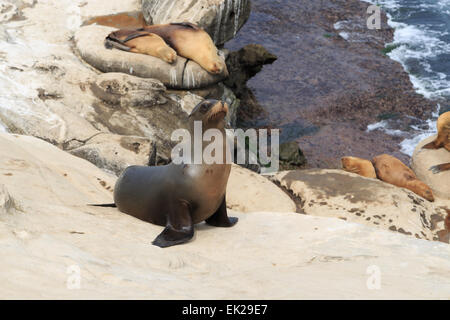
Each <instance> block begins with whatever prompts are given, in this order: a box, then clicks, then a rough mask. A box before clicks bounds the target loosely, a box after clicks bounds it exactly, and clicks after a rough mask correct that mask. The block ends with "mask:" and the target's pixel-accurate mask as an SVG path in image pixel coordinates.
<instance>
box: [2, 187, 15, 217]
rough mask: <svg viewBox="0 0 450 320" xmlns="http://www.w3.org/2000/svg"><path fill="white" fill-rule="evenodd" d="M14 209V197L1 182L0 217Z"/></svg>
mask: <svg viewBox="0 0 450 320" xmlns="http://www.w3.org/2000/svg"><path fill="white" fill-rule="evenodd" d="M15 209H16V204H15V203H14V199H13V198H12V197H11V195H10V194H9V192H8V189H6V187H5V186H4V185H3V184H0V219H1V215H2V214H7V213H10V212H11V211H12V210H15Z"/></svg>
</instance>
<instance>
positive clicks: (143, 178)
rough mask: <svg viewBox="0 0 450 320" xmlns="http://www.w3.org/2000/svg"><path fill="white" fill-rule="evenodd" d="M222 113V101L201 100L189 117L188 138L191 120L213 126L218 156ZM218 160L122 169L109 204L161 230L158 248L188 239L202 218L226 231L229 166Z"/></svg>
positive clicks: (231, 222)
mask: <svg viewBox="0 0 450 320" xmlns="http://www.w3.org/2000/svg"><path fill="white" fill-rule="evenodd" d="M227 112H228V106H227V104H226V103H222V102H219V101H216V100H205V101H203V102H201V103H199V104H198V105H197V106H196V107H195V108H194V110H193V111H192V113H191V115H190V116H189V121H190V133H191V137H194V135H193V132H194V131H193V128H194V121H201V122H202V128H203V130H204V131H206V130H208V129H211V128H216V129H218V130H219V131H220V132H221V133H222V137H223V139H224V140H223V148H224V150H223V151H224V152H223V156H224V157H226V155H227V153H228V152H229V150H228V146H227V144H226V134H225V121H224V119H225V116H226V114H227ZM191 147H192V148H194V147H193V145H192V146H191ZM203 147H205V144H204V145H203ZM223 160H224V162H223V164H216V163H213V164H205V163H202V164H174V163H171V164H168V165H165V166H159V167H147V166H131V167H128V168H127V169H125V171H124V172H123V173H122V175H121V176H120V177H119V179H118V180H117V182H116V186H115V189H114V202H115V204H116V205H117V208H118V209H119V210H120V211H122V212H124V213H127V214H129V215H132V216H134V217H136V218H139V219H141V220H144V221H147V222H151V223H154V224H157V225H161V226H165V229H164V231H163V232H162V233H161V234H160V235H159V236H158V237H157V238H156V239H155V240H154V241H153V244H154V245H156V246H159V247H169V246H173V245H177V244H181V243H185V242H187V241H189V240H190V239H191V238H192V237H193V235H194V227H193V226H194V224H196V223H199V222H201V221H204V220H205V221H206V223H207V224H210V225H212V226H216V227H231V226H233V225H234V224H235V223H236V222H237V220H238V219H237V218H232V217H228V215H227V206H226V200H225V192H226V186H227V182H228V177H229V175H230V171H231V164H228V163H226V161H225V160H226V158H224V159H223Z"/></svg>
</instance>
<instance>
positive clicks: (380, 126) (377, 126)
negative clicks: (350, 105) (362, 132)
mask: <svg viewBox="0 0 450 320" xmlns="http://www.w3.org/2000/svg"><path fill="white" fill-rule="evenodd" d="M374 130H381V131H384V132H386V133H387V134H389V135H391V136H403V135H405V132H403V131H401V130H395V129H389V122H388V121H387V120H382V121H380V122H376V123H372V124H369V125H368V126H367V132H370V131H374Z"/></svg>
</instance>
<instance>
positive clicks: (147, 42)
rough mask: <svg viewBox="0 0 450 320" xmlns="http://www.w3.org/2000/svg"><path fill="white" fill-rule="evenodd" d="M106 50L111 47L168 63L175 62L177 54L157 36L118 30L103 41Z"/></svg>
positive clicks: (144, 32) (142, 32)
mask: <svg viewBox="0 0 450 320" xmlns="http://www.w3.org/2000/svg"><path fill="white" fill-rule="evenodd" d="M105 46H106V47H107V48H108V49H111V48H113V47H115V48H117V49H120V50H125V51H129V52H134V53H142V54H147V55H150V56H153V57H157V58H160V59H162V60H164V61H166V62H168V63H174V62H175V61H176V60H177V53H176V52H175V50H173V49H172V48H171V47H169V46H168V45H167V43H166V42H165V41H164V40H163V39H162V38H161V37H160V36H158V35H156V34H154V33H150V32H146V31H136V30H127V29H123V30H118V31H114V32H112V33H110V34H109V35H108V36H107V37H106V40H105Z"/></svg>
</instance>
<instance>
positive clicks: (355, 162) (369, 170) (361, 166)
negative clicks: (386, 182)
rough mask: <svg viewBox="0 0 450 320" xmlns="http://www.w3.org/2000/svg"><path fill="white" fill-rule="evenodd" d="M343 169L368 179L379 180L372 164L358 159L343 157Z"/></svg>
mask: <svg viewBox="0 0 450 320" xmlns="http://www.w3.org/2000/svg"><path fill="white" fill-rule="evenodd" d="M341 163H342V169H344V170H345V171H348V172H352V173H356V174H359V175H360V176H363V177H367V178H374V179H376V178H377V174H376V173H375V168H374V167H373V164H372V162H370V161H369V160H366V159H362V158H357V157H343V158H342V159H341Z"/></svg>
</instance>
